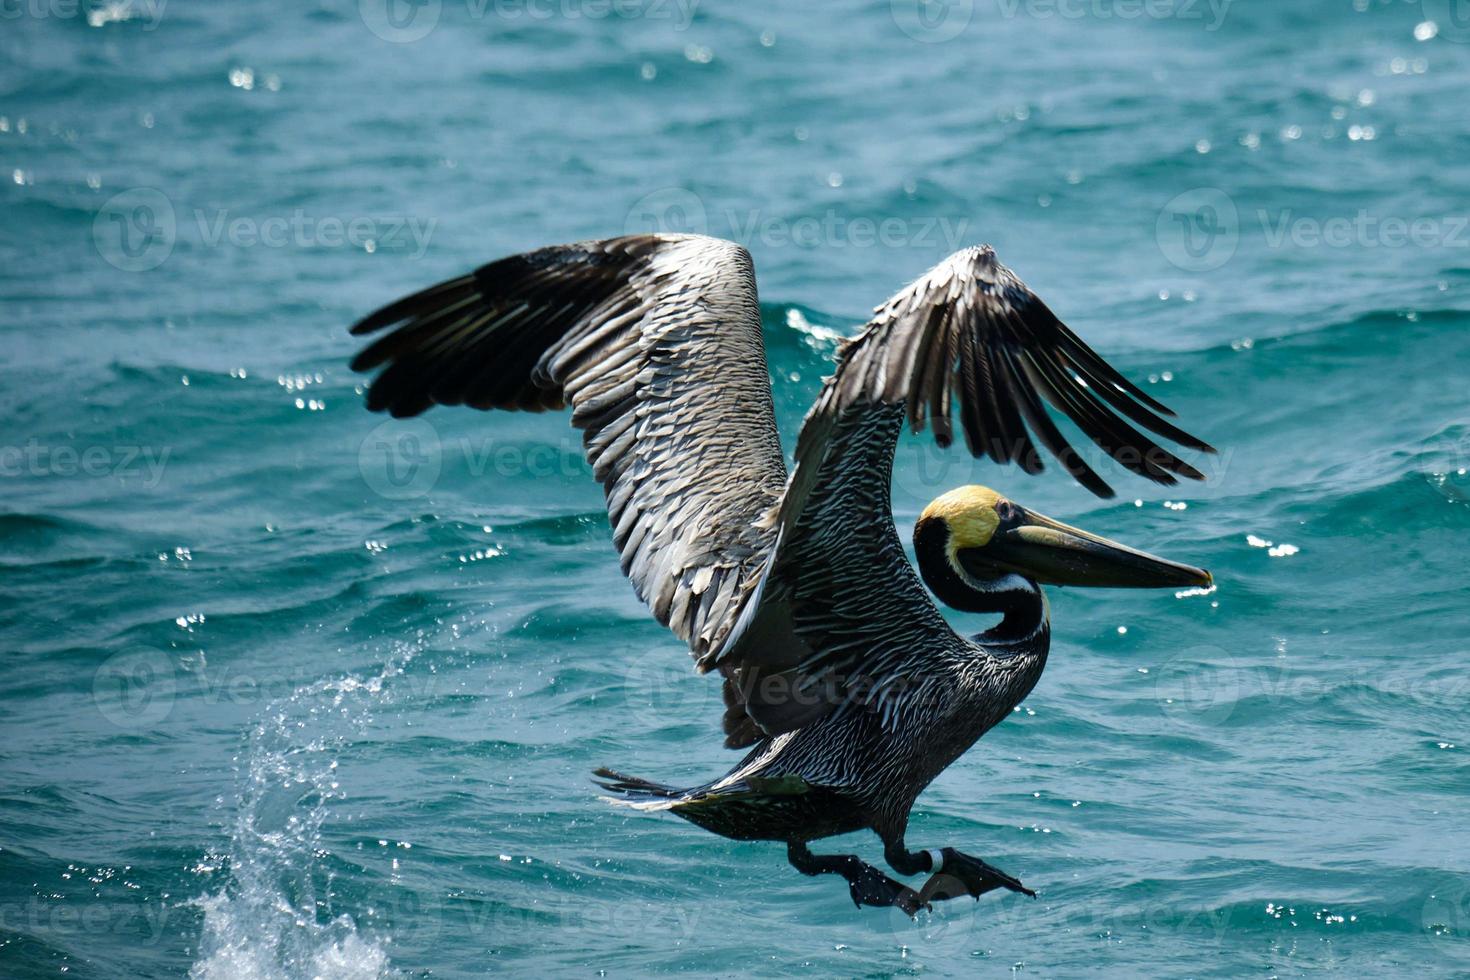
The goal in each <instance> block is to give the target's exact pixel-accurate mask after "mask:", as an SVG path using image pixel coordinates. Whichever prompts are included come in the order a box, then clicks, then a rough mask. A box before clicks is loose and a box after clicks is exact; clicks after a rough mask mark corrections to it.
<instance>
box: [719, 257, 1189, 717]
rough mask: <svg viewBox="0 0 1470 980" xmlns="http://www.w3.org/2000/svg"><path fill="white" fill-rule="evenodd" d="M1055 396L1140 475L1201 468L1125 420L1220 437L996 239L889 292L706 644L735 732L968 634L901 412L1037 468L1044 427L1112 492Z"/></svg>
mask: <svg viewBox="0 0 1470 980" xmlns="http://www.w3.org/2000/svg"><path fill="white" fill-rule="evenodd" d="M1044 403H1045V404H1049V405H1051V406H1052V408H1054V409H1056V410H1058V411H1060V412H1061V413H1062V414H1064V415H1066V416H1067V417H1068V418H1070V419H1071V420H1072V421H1073V422H1074V423H1076V425H1077V427H1078V428H1079V429H1081V431H1082V432H1083V433H1084V434H1086V435H1087V436H1088V437H1089V438H1090V439H1091V440H1092V441H1093V442H1095V443H1096V444H1097V445H1098V446H1099V447H1100V448H1101V449H1102V450H1103V451H1104V452H1106V453H1107V454H1108V455H1109V456H1111V457H1112V458H1113V459H1114V460H1116V461H1117V462H1118V463H1120V464H1122V465H1123V466H1124V467H1126V468H1127V469H1129V470H1132V471H1133V472H1134V473H1137V474H1139V475H1140V476H1144V477H1147V478H1148V479H1151V480H1154V481H1156V482H1158V483H1163V484H1173V483H1174V482H1176V479H1177V478H1178V477H1181V476H1182V477H1188V478H1190V479H1202V478H1203V477H1202V475H1201V474H1200V473H1199V471H1198V470H1196V469H1195V468H1194V467H1192V466H1191V465H1189V464H1188V463H1187V462H1185V461H1184V460H1182V459H1180V458H1179V457H1178V456H1176V455H1175V454H1174V453H1172V452H1170V451H1169V450H1167V449H1165V448H1163V447H1162V446H1160V445H1158V444H1157V443H1156V442H1155V441H1154V440H1153V439H1151V438H1150V437H1148V436H1147V435H1145V434H1143V433H1142V432H1140V431H1139V430H1138V429H1136V428H1134V427H1133V426H1132V425H1130V424H1129V421H1132V422H1134V423H1137V424H1138V425H1141V426H1143V427H1144V428H1146V429H1149V430H1151V431H1152V432H1154V433H1157V434H1159V435H1162V436H1165V437H1167V438H1169V439H1171V440H1173V441H1175V442H1177V443H1179V444H1181V445H1184V446H1187V447H1190V448H1192V449H1196V450H1200V451H1204V452H1212V451H1213V450H1211V449H1210V447H1209V446H1208V445H1206V444H1205V443H1204V442H1201V441H1200V440H1199V439H1196V438H1195V437H1193V436H1191V435H1189V434H1188V433H1186V432H1184V431H1182V430H1180V429H1179V428H1177V427H1175V426H1174V425H1172V424H1171V423H1169V422H1168V421H1167V420H1166V419H1164V418H1163V417H1162V416H1163V415H1171V414H1173V413H1171V412H1170V411H1169V410H1168V409H1167V408H1165V407H1164V406H1163V405H1161V404H1160V403H1159V402H1157V401H1155V400H1154V399H1153V398H1151V397H1149V396H1148V395H1147V394H1146V393H1144V392H1143V391H1142V390H1140V389H1139V388H1138V387H1137V386H1135V385H1134V384H1132V383H1131V382H1129V381H1128V380H1127V379H1126V378H1124V377H1123V376H1122V375H1121V374H1119V373H1118V372H1117V371H1116V370H1114V369H1113V368H1112V367H1111V366H1109V365H1108V364H1107V363H1106V362H1105V361H1103V359H1102V358H1101V357H1099V356H1098V355H1097V354H1096V353H1094V352H1093V350H1092V349H1091V348H1090V347H1088V346H1087V345H1086V344H1084V343H1083V342H1082V341H1081V340H1080V339H1079V338H1078V337H1077V335H1076V334H1074V333H1073V332H1072V331H1071V330H1069V329H1068V328H1067V327H1066V325H1064V324H1063V323H1062V322H1061V321H1060V320H1058V319H1057V317H1056V316H1055V315H1054V314H1053V313H1052V312H1051V310H1050V309H1048V308H1047V306H1046V304H1045V303H1043V302H1042V301H1041V299H1040V298H1039V297H1037V296H1036V294H1035V293H1033V292H1032V291H1031V290H1030V289H1028V288H1027V287H1026V285H1025V283H1023V282H1021V280H1020V279H1018V278H1017V277H1016V275H1015V274H1014V273H1012V272H1011V271H1010V270H1009V269H1007V268H1006V267H1005V266H1004V265H1002V264H1001V263H1000V262H999V261H998V260H997V259H996V256H995V252H994V251H993V250H992V249H991V248H990V247H989V246H981V247H977V248H970V249H966V250H964V251H961V252H957V253H955V254H954V255H952V256H950V257H949V258H948V259H946V260H945V261H944V262H941V263H940V264H939V265H937V266H935V267H934V268H933V269H931V270H930V271H929V272H928V273H927V274H926V275H924V276H923V277H922V278H920V279H919V280H918V281H917V282H915V283H913V284H912V285H911V286H909V287H908V288H906V289H904V290H903V291H901V292H899V293H898V294H897V295H896V296H894V297H893V298H892V299H890V300H889V301H888V302H887V303H884V304H883V305H882V306H880V307H878V308H877V310H876V311H875V316H874V317H873V319H872V320H871V321H869V323H868V325H867V327H866V328H865V329H864V330H863V332H862V333H861V334H860V335H859V336H858V337H857V338H855V339H854V340H852V341H849V342H848V343H847V344H846V345H844V347H843V348H842V351H841V353H840V355H839V359H838V366H837V371H836V374H835V375H834V376H833V377H831V378H829V379H828V380H827V383H826V385H825V386H824V388H823V389H822V393H821V395H820V396H819V397H818V399H817V403H816V405H815V406H814V407H813V408H812V411H811V413H810V414H809V415H808V416H807V419H806V422H805V423H804V425H803V426H802V430H801V435H800V437H799V439H798V442H797V449H796V469H795V472H793V474H792V477H791V482H790V484H789V485H788V487H787V491H786V495H785V497H784V498H783V500H782V504H781V510H780V514H779V516H778V518H777V526H778V538H777V543H776V546H775V548H774V549H773V551H772V553H771V557H770V560H769V563H768V564H767V567H766V571H765V574H764V575H763V576H762V578H761V580H760V583H759V585H758V587H757V590H756V592H755V593H753V594H752V596H751V598H750V599H749V600H748V601H747V602H746V604H745V606H744V608H743V610H742V614H741V617H740V619H739V621H738V622H737V624H736V626H735V628H734V630H732V631H731V633H730V635H729V637H728V638H727V640H726V642H725V643H724V645H723V646H722V647H721V648H720V649H718V650H713V651H711V654H710V657H709V661H710V662H712V663H715V664H717V665H718V666H719V667H720V668H721V669H722V670H723V671H724V672H725V673H726V674H727V675H728V676H730V677H731V678H732V684H730V685H727V699H728V700H729V701H730V706H729V711H728V712H727V714H726V719H725V727H726V732H727V735H728V736H729V742H730V744H737V745H738V744H744V743H747V742H749V741H751V740H753V739H754V738H756V737H758V732H757V731H756V729H757V728H758V729H759V731H760V732H764V733H765V734H768V735H774V734H777V733H779V732H782V731H789V730H792V729H794V728H798V727H800V726H802V725H805V724H809V723H810V722H812V721H813V720H815V719H817V718H819V717H821V716H822V715H823V714H825V713H826V712H827V711H830V710H831V709H832V708H833V707H835V706H836V705H837V704H840V703H845V701H846V699H847V694H848V692H849V689H850V685H851V683H852V682H853V681H855V680H860V681H861V682H862V683H863V685H864V688H865V689H866V690H868V691H870V692H876V693H878V694H879V695H881V693H882V687H883V684H884V682H885V681H886V680H891V679H892V675H893V674H894V672H895V671H896V670H898V669H900V667H901V664H902V662H903V660H904V659H905V658H907V657H909V656H910V655H912V654H913V653H915V652H916V651H915V649H914V647H915V645H916V644H918V643H922V642H925V641H927V642H931V643H932V642H936V641H943V640H949V641H957V640H958V638H957V637H955V635H954V633H953V631H951V630H950V628H949V627H948V625H947V624H946V623H945V621H944V619H943V617H942V616H941V615H940V614H939V610H938V609H936V608H935V606H934V603H933V602H932V601H931V600H930V599H929V596H928V593H927V592H926V591H925V589H924V588H923V586H922V585H921V583H920V582H919V579H918V577H917V576H916V575H915V573H914V571H913V569H912V567H911V566H910V565H909V562H908V558H907V556H906V555H905V554H904V551H903V546H902V544H901V543H900V541H899V538H898V533H897V531H896V529H895V528H894V525H893V516H892V512H891V507H890V501H889V494H890V482H891V477H892V470H893V455H894V450H895V447H896V446H897V443H898V437H899V433H900V431H901V430H902V428H903V424H904V422H905V420H907V422H908V423H909V425H910V426H911V427H912V428H913V429H914V431H916V432H917V431H919V430H921V429H922V428H923V427H924V425H925V423H926V422H928V423H930V424H932V425H933V428H934V436H935V439H936V440H937V441H938V442H939V444H940V445H941V446H947V445H949V443H950V442H951V441H952V438H953V433H954V430H955V428H956V423H955V419H956V417H957V418H958V427H959V428H960V429H962V430H963V432H964V435H965V442H966V444H967V445H968V447H969V449H970V452H971V453H972V454H974V455H976V456H981V455H988V456H990V457H991V458H992V459H994V460H995V461H996V462H999V463H1009V462H1014V463H1016V464H1018V465H1019V466H1020V467H1021V468H1022V469H1023V470H1025V471H1026V472H1027V473H1038V472H1040V471H1041V469H1042V460H1041V455H1040V453H1039V452H1038V451H1037V449H1036V445H1035V442H1034V441H1033V437H1034V439H1035V440H1037V441H1039V442H1040V443H1041V445H1042V446H1044V447H1045V448H1046V449H1047V450H1048V451H1049V452H1051V453H1052V454H1053V455H1054V456H1056V458H1057V459H1058V460H1059V461H1060V462H1061V464H1062V466H1063V468H1065V469H1066V470H1067V472H1068V473H1070V474H1071V475H1072V476H1073V477H1074V478H1076V479H1077V481H1078V482H1080V483H1081V484H1082V485H1083V486H1085V487H1087V488H1088V489H1089V490H1091V491H1092V492H1093V493H1095V494H1097V495H1098V496H1100V497H1110V496H1112V495H1113V491H1112V489H1111V488H1110V487H1109V486H1108V485H1107V484H1106V483H1105V482H1103V480H1102V478H1101V477H1099V476H1098V475H1097V473H1096V472H1095V471H1094V470H1093V469H1092V468H1091V467H1090V466H1089V465H1088V464H1087V462H1086V461H1084V460H1083V459H1082V457H1081V455H1080V454H1079V453H1078V452H1077V451H1076V450H1075V449H1074V448H1073V447H1072V446H1071V445H1070V444H1069V443H1068V442H1067V440H1066V438H1065V437H1064V436H1063V435H1062V433H1061V431H1060V430H1059V429H1058V428H1057V426H1056V423H1055V422H1054V421H1053V420H1052V418H1051V417H1050V415H1048V413H1047V410H1046V408H1045V407H1044ZM956 409H957V411H956ZM772 675H780V677H779V678H778V679H773V678H772ZM782 681H784V682H782ZM766 692H771V693H769V694H768V693H766Z"/></svg>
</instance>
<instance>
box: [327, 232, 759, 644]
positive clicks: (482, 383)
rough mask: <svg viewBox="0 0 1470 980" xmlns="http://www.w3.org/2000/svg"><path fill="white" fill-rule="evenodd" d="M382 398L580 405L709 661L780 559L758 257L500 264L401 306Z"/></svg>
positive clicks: (640, 581)
mask: <svg viewBox="0 0 1470 980" xmlns="http://www.w3.org/2000/svg"><path fill="white" fill-rule="evenodd" d="M390 327H391V328H393V329H392V330H391V331H390V332H388V333H387V334H385V335H384V336H382V337H380V338H378V339H377V340H376V341H374V342H373V343H372V344H371V345H369V346H368V347H367V348H365V349H364V350H363V351H362V352H361V353H359V354H358V355H357V357H356V359H355V360H354V361H353V362H352V367H353V368H354V369H355V370H359V371H368V370H372V369H374V368H378V367H382V366H384V365H386V367H384V368H383V370H382V373H380V374H379V375H378V376H377V377H376V378H375V379H374V381H373V382H372V386H371V388H370V389H369V390H368V395H367V401H368V407H369V408H371V409H373V410H375V411H381V410H384V409H386V410H388V411H389V412H391V413H392V414H393V415H395V416H404V415H416V414H418V413H419V412H422V411H424V410H425V409H427V408H429V407H430V406H431V405H435V404H438V405H470V406H472V407H474V408H481V409H492V408H499V409H522V410H528V411H541V410H544V409H548V408H561V407H562V406H564V405H565V404H567V403H568V402H569V403H570V404H571V406H572V424H573V425H575V426H577V427H578V428H580V429H582V430H583V442H584V444H585V446H586V451H587V459H588V462H589V463H591V465H592V468H593V473H594V475H595V476H596V477H597V479H598V480H599V481H600V482H601V483H602V485H603V488H604V490H605V491H606V494H607V509H608V516H609V518H610V519H611V521H612V526H613V540H614V542H615V543H616V545H617V548H618V550H619V552H620V553H621V554H622V565H623V571H624V572H625V573H626V574H627V576H628V577H629V578H630V579H631V580H632V582H633V587H634V588H635V589H636V590H637V592H638V595H639V597H640V598H642V599H643V600H644V601H645V602H647V603H648V604H649V606H650V607H651V608H652V610H653V614H654V616H656V617H657V618H658V620H659V622H661V623H664V624H665V625H667V626H668V627H669V628H670V629H672V630H673V631H674V633H675V634H677V635H678V636H679V637H680V638H681V639H683V640H686V641H688V643H689V646H690V649H691V651H692V652H693V653H694V654H695V656H696V657H700V656H704V655H706V654H707V652H708V650H709V649H710V648H711V646H712V645H718V644H719V643H720V642H721V641H722V640H723V639H724V636H725V634H726V633H727V632H728V630H729V628H730V627H731V626H732V625H733V623H734V620H735V617H736V615H737V614H738V612H739V608H740V602H739V600H740V599H741V598H743V597H744V595H745V594H747V592H748V588H749V586H750V584H751V583H752V582H753V580H754V577H755V575H756V574H758V573H759V571H760V569H761V568H762V567H763V566H764V563H765V560H766V557H767V553H768V552H769V549H770V545H771V543H772V541H773V540H774V537H775V528H774V526H773V524H772V521H771V516H772V514H773V513H774V510H775V507H776V505H777V504H778V502H779V500H780V496H781V491H782V487H783V486H784V485H785V482H786V464H785V461H784V458H783V457H782V455H781V445H780V441H779V439H778V437H777V434H776V422H775V417H774V414H773V408H772V403H771V383H770V375H769V374H768V372H767V368H766V357H765V346H764V342H763V340H762V338H761V321H760V308H759V306H758V304H757V301H756V289H755V273H754V270H753V268H752V266H751V262H750V255H749V253H747V252H746V251H745V249H743V248H741V247H740V246H739V245H735V244H733V243H731V242H726V241H720V240H718V239H714V238H705V237H702V236H695V235H634V236H629V237H625V238H614V239H609V240H607V241H598V242H579V243H576V244H573V245H560V246H553V247H550V248H543V249H539V250H538V251H535V252H528V253H526V254H524V255H516V256H511V257H510V258H506V259H501V260H499V261H498V262H492V263H490V264H489V265H486V266H484V267H483V268H480V269H478V270H476V271H475V272H474V273H472V274H470V275H467V276H462V277H460V278H458V279H451V280H449V281H448V282H444V283H440V284H439V285H437V286H433V287H430V288H429V289H426V290H424V291H423V292H421V293H417V294H416V295H413V296H410V297H408V298H406V299H403V300H400V301H398V302H396V303H393V304H392V305H390V306H386V307H384V308H383V309H381V310H379V311H378V312H376V313H374V314H372V315H371V316H369V317H367V318H366V319H364V320H362V321H361V322H360V323H358V324H357V325H356V326H355V327H353V328H352V332H353V333H355V334H368V333H374V332H376V331H379V330H383V329H385V328H390Z"/></svg>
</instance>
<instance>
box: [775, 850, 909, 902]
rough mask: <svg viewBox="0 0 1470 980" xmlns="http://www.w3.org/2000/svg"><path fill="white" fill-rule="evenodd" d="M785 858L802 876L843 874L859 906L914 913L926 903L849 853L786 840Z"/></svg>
mask: <svg viewBox="0 0 1470 980" xmlns="http://www.w3.org/2000/svg"><path fill="white" fill-rule="evenodd" d="M786 858H787V860H789V861H790V862H791V866H792V867H793V868H795V869H796V870H797V871H800V872H801V873H802V874H804V875H842V877H843V878H846V879H847V887H848V890H849V891H850V892H851V894H852V900H853V902H854V904H856V905H858V906H863V905H875V906H889V905H896V906H898V907H899V908H901V909H903V910H904V911H905V912H907V913H908V914H909V915H913V914H914V913H916V912H918V911H919V909H920V908H922V907H923V906H924V905H925V902H924V901H923V900H922V899H920V898H919V893H918V892H916V891H914V890H913V889H912V888H910V887H908V886H907V885H904V884H901V883H899V882H897V881H894V880H893V879H892V878H890V877H888V876H887V875H885V874H884V873H883V872H881V871H879V870H878V869H877V868H875V867H873V866H872V865H871V864H864V863H863V862H862V861H860V860H858V859H857V857H856V856H854V855H852V854H813V853H812V852H811V848H809V847H807V846H806V844H804V843H802V842H801V841H789V842H788V843H787V844H786Z"/></svg>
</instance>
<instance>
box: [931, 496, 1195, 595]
mask: <svg viewBox="0 0 1470 980" xmlns="http://www.w3.org/2000/svg"><path fill="white" fill-rule="evenodd" d="M1017 509H1018V510H1019V511H1020V515H1019V520H1017V521H1015V522H1014V523H1012V524H1011V526H1010V527H1009V528H1004V529H997V532H996V534H995V536H994V537H993V538H992V539H991V540H990V542H989V544H988V545H987V546H986V547H984V548H983V549H976V550H975V551H973V552H969V553H968V554H967V553H966V552H965V551H961V552H960V553H959V556H958V557H959V558H960V560H961V561H962V562H963V561H966V560H967V559H970V560H974V561H976V562H983V563H985V564H988V565H991V566H992V567H994V566H1000V567H1002V568H1006V569H1008V570H1011V571H1015V572H1020V573H1021V574H1023V575H1026V576H1028V577H1030V578H1032V579H1034V580H1036V581H1037V582H1040V583H1041V584H1043V585H1082V586H1093V587H1095V588H1111V589H1160V588H1178V587H1181V586H1200V587H1207V586H1209V585H1211V584H1212V583H1213V582H1214V579H1213V578H1212V577H1211V576H1210V573H1209V572H1207V571H1205V570H1204V569H1202V568H1195V567H1194V566H1192V565H1181V564H1180V563H1178V562H1173V561H1167V560H1165V559H1163V558H1157V557H1155V556H1153V555H1150V554H1148V553H1147V552H1143V551H1138V550H1136V549H1134V548H1129V547H1128V546H1126V545H1121V544H1118V543H1117V542H1116V541H1109V540H1108V539H1107V538H1104V537H1099V536H1098V535H1096V534H1089V533H1088V532H1086V531H1083V530H1079V529H1078V528H1075V527H1069V526H1067V525H1066V524H1063V523H1061V522H1060V521H1054V520H1052V519H1051V518H1050V517H1044V516H1042V515H1041V514H1036V513H1033V512H1031V511H1029V510H1026V509H1025V508H1020V507H1018V508H1017Z"/></svg>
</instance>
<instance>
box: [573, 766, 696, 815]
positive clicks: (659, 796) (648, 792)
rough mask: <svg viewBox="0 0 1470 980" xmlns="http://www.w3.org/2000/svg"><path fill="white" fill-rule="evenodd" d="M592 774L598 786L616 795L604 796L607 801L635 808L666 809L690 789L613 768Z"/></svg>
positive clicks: (680, 800) (678, 801)
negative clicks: (626, 773) (657, 781)
mask: <svg viewBox="0 0 1470 980" xmlns="http://www.w3.org/2000/svg"><path fill="white" fill-rule="evenodd" d="M592 775H594V776H596V777H597V779H596V780H594V781H595V782H596V783H597V785H598V786H601V787H602V788H603V789H605V790H607V791H608V792H610V793H615V794H617V795H616V796H607V797H604V799H606V800H607V801H608V802H609V803H615V804H618V805H619V806H630V807H633V808H634V809H636V810H668V809H670V808H672V807H674V806H675V805H677V804H678V803H680V802H683V801H684V800H685V799H687V798H688V797H687V795H686V794H688V793H689V792H691V791H690V790H683V789H676V788H675V787H673V786H665V785H664V784H662V783H655V782H653V781H651V780H648V779H640V778H639V777H637V776H628V775H625V774H624V773H621V772H618V771H616V770H614V769H607V768H602V769H596V770H594V771H593V773H592Z"/></svg>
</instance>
